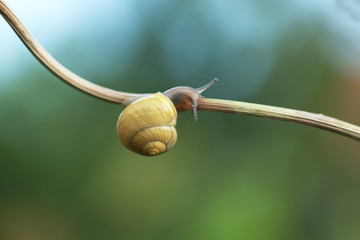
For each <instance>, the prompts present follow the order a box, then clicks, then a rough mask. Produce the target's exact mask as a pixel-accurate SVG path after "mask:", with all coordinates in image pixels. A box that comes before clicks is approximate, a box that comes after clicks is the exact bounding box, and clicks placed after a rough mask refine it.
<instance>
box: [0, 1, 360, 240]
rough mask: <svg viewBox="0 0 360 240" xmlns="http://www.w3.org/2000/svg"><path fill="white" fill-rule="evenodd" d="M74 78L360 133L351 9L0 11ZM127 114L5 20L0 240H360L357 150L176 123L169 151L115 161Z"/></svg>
mask: <svg viewBox="0 0 360 240" xmlns="http://www.w3.org/2000/svg"><path fill="white" fill-rule="evenodd" d="M6 2H7V3H8V4H9V5H10V6H11V7H12V9H13V10H14V11H15V12H16V13H17V14H18V17H19V18H20V19H21V20H22V21H23V23H24V24H25V25H26V26H27V27H28V29H29V30H30V32H32V33H33V35H34V36H35V37H36V38H37V39H38V40H39V41H40V42H41V43H42V44H43V45H44V47H45V48H46V49H47V50H48V51H49V52H50V53H51V54H53V56H54V57H55V58H56V59H58V60H59V61H60V62H61V63H63V64H64V65H65V66H66V67H68V68H69V69H71V70H72V71H74V72H76V73H77V74H79V75H81V76H83V77H85V78H87V79H89V80H91V81H93V82H95V83H97V84H100V85H103V86H106V87H110V88H113V89H118V90H122V91H129V92H143V93H144V92H157V91H164V90H166V89H168V88H171V87H174V86H177V85H187V86H192V87H199V86H202V85H204V84H206V83H207V82H209V81H210V80H211V79H213V78H214V77H217V78H219V79H220V81H219V82H218V83H217V84H216V85H214V86H213V87H212V88H210V89H209V90H207V91H206V92H205V93H204V95H205V96H207V97H213V98H223V99H232V100H240V101H248V102H255V103H262V104H268V105H275V106H282V107H288V108H294V109H300V110H305V111H310V112H316V113H323V114H327V115H330V116H333V117H337V118H339V119H342V120H346V121H349V122H351V123H355V124H360V109H359V106H360V104H359V101H360V40H359V39H360V2H359V1H358V0H338V1H335V0H332V1H329V0H317V1H313V0H271V1H263V0H187V1H185V0H150V1H140V0H120V1H119V0H104V1H101V2H100V1H95V0H51V1H49V0H47V1H45V0H31V1H30V0H28V1H24V0H7V1H6ZM121 111H122V107H121V106H119V105H117V104H113V103H109V102H105V101H102V100H99V99H95V98H93V97H91V96H88V95H86V94H84V93H82V92H79V91H77V90H75V89H73V88H71V87H69V86H68V85H67V84H65V83H63V82H61V81H60V80H58V79H57V78H56V77H54V76H53V75H51V74H50V73H49V72H48V71H47V70H46V69H45V68H44V67H43V66H42V65H41V64H39V63H38V62H37V61H36V60H35V58H34V57H33V56H32V55H31V54H30V53H29V52H28V51H27V49H26V48H25V47H24V46H23V44H22V43H21V41H20V40H19V39H18V38H17V36H16V35H15V34H14V33H13V31H12V30H11V29H10V27H9V26H8V25H7V24H6V22H5V21H4V20H3V19H1V21H0V239H4V240H20V239H21V240H27V239H31V240H32V239H36V240H43V239H44V240H48V239H52V240H57V239H59V240H60V239H61V240H62V239H86V240H92V239H94V240H95V239H96V240H97V239H106V240H107V239H108V240H112V239H139V240H141V239H164V240H169V239H172V240H180V239H181V240H182V239H209V240H212V239H256V240H258V239H264V240H265V239H266V240H269V239H274V240H280V239H293V240H297V239H299V240H300V239H307V240H309V239H321V240H323V239H328V240H338V239H346V240H355V239H356V240H357V239H360V228H359V226H360V205H359V202H360V145H359V143H358V142H355V141H353V140H350V139H347V138H344V137H341V136H338V135H335V134H333V133H328V132H325V131H322V130H319V129H315V128H310V127H306V126H301V125H297V124H293V123H286V122H280V121H275V120H269V119H261V118H256V117H250V116H242V115H227V114H221V113H208V112H200V113H199V121H198V122H194V121H193V117H192V115H191V114H190V113H189V112H185V113H182V114H180V115H179V118H178V124H177V130H178V135H179V138H178V142H177V144H176V146H175V148H174V149H173V150H171V151H170V152H169V153H167V154H164V155H162V156H158V157H156V158H146V157H142V156H140V155H136V154H134V153H132V152H130V151H128V150H127V149H125V148H124V147H123V146H122V145H121V143H120V141H119V140H118V138H117V135H116V130H115V124H116V121H117V118H118V115H119V114H120V112H121Z"/></svg>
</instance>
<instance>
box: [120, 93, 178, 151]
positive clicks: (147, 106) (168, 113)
mask: <svg viewBox="0 0 360 240" xmlns="http://www.w3.org/2000/svg"><path fill="white" fill-rule="evenodd" d="M176 119H177V111H176V108H175V106H174V104H173V103H172V102H171V100H170V99H169V98H167V97H166V96H164V95H163V94H161V93H155V94H152V95H148V96H145V97H143V98H140V99H138V100H136V101H134V102H132V103H131V104H129V106H127V107H126V108H125V109H124V111H123V112H122V113H121V114H120V116H119V119H118V122H117V132H118V135H119V138H120V140H121V142H122V143H123V144H124V146H125V147H126V148H128V149H130V150H131V151H133V152H136V153H139V154H142V155H146V156H156V155H158V154H161V153H164V152H166V151H168V150H170V149H171V148H172V147H173V146H174V145H175V143H176V140H177V133H176V129H175V125H176Z"/></svg>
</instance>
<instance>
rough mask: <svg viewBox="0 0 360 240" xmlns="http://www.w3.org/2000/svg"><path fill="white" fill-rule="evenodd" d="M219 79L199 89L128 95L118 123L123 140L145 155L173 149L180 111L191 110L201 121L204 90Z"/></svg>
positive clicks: (128, 146)
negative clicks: (200, 103) (198, 109)
mask: <svg viewBox="0 0 360 240" xmlns="http://www.w3.org/2000/svg"><path fill="white" fill-rule="evenodd" d="M215 82H217V79H214V80H213V81H211V82H210V83H208V84H206V85H205V86H203V87H200V88H196V89H194V88H191V87H175V88H171V89H169V90H167V91H165V92H164V93H160V92H159V93H155V94H144V95H141V96H137V97H131V98H129V99H126V101H124V103H123V106H124V107H125V109H124V110H123V112H122V113H121V114H120V116H119V118H118V121H117V125H116V126H117V133H118V136H119V138H120V141H121V142H122V143H123V145H124V146H125V147H126V148H128V149H129V150H131V151H133V152H135V153H139V154H141V155H145V156H156V155H159V154H161V153H164V152H167V151H169V150H170V149H171V148H172V147H173V146H174V145H175V143H176V140H177V132H176V129H175V126H176V120H177V113H178V112H183V111H186V110H190V111H191V112H192V113H193V114H194V120H195V121H197V119H198V118H197V111H196V110H197V105H198V101H199V99H200V98H201V97H202V96H201V95H200V94H201V93H202V92H203V91H205V90H206V89H207V88H209V87H210V86H211V85H213V84H214V83H215Z"/></svg>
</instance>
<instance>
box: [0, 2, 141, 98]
mask: <svg viewBox="0 0 360 240" xmlns="http://www.w3.org/2000/svg"><path fill="white" fill-rule="evenodd" d="M0 14H1V15H2V16H3V17H4V18H5V20H6V21H7V22H8V23H9V25H10V26H11V27H12V29H13V30H14V31H15V33H16V34H17V35H18V36H19V38H20V39H21V40H22V42H23V43H24V44H25V46H26V47H27V48H28V49H29V50H30V52H31V53H32V54H33V55H34V56H35V57H36V58H37V59H38V60H39V62H41V63H42V64H43V65H44V66H45V67H46V68H47V69H49V70H50V72H52V73H53V74H55V75H56V76H57V77H58V78H60V79H61V80H63V81H65V82H66V83H68V84H70V85H71V86H73V87H75V88H77V89H79V90H81V91H83V92H85V93H88V94H90V95H92V96H95V97H98V98H100V99H104V100H107V101H111V102H116V103H122V102H123V101H124V100H125V99H126V98H128V97H135V96H140V95H141V94H134V93H127V92H119V91H115V90H112V89H109V88H106V87H102V86H99V85H97V84H94V83H92V82H89V81H88V80H86V79H84V78H82V77H80V76H78V75H76V74H75V73H73V72H71V71H70V70H69V69H67V68H66V67H64V66H63V65H61V64H60V63H59V62H58V61H56V60H55V59H54V58H53V57H52V56H51V55H50V54H49V53H48V52H47V51H46V50H45V49H44V48H43V47H42V46H41V45H40V43H39V42H38V41H36V39H35V38H34V37H33V36H32V35H31V34H30V32H29V31H28V30H27V29H26V27H25V26H24V25H23V24H22V23H21V22H20V20H19V19H18V18H17V17H16V15H15V14H14V12H13V11H12V10H11V9H10V8H9V7H8V6H7V5H6V3H5V2H4V1H3V0H0Z"/></svg>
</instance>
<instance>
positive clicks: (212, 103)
mask: <svg viewBox="0 0 360 240" xmlns="http://www.w3.org/2000/svg"><path fill="white" fill-rule="evenodd" d="M198 110H200V111H210V112H223V113H235V114H246V115H253V116H258V117H265V118H273V119H278V120H283V121H289V122H296V123H300V124H304V125H309V126H312V127H317V128H321V129H324V130H327V131H330V132H334V133H337V134H340V135H343V136H346V137H349V138H352V139H354V140H357V141H360V127H359V126H356V125H353V124H350V123H347V122H344V121H341V120H338V119H336V118H332V117H328V116H325V115H323V114H315V113H309V112H305V111H299V110H293V109H288V108H281V107H273V106H267V105H261V104H254V103H247V102H240V101H230V100H222V99H211V98H201V99H200V102H199V105H198Z"/></svg>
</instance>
